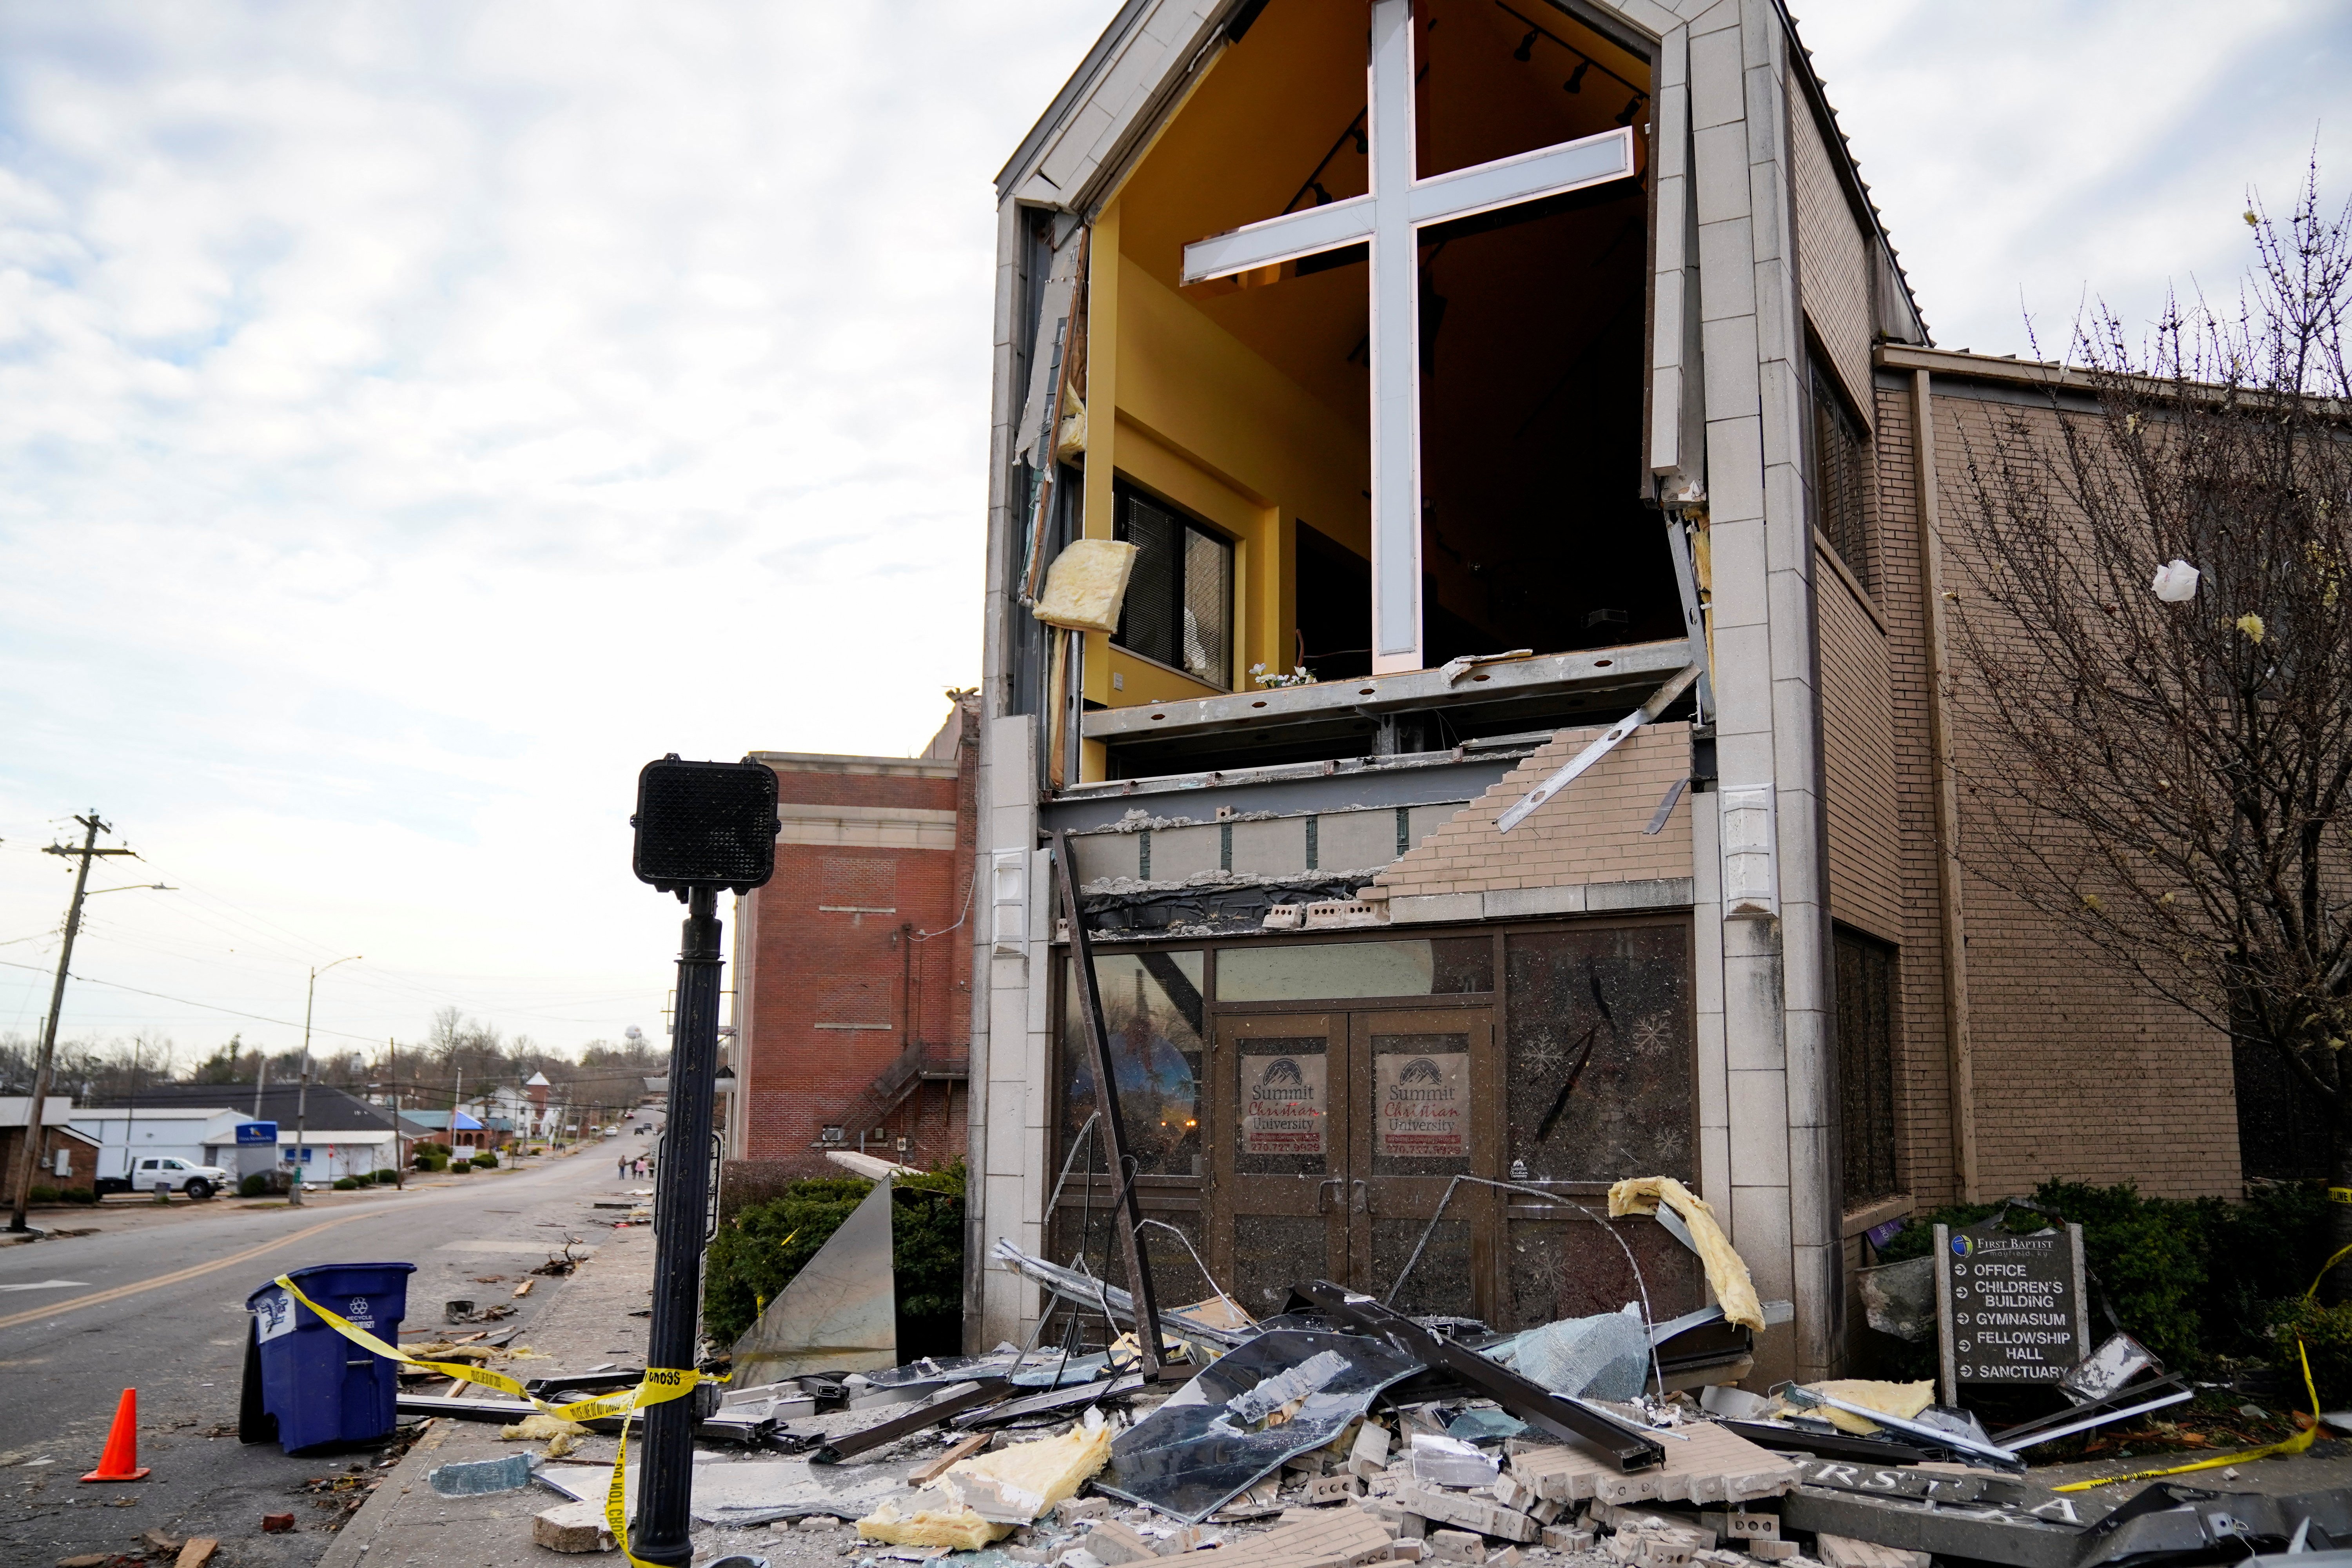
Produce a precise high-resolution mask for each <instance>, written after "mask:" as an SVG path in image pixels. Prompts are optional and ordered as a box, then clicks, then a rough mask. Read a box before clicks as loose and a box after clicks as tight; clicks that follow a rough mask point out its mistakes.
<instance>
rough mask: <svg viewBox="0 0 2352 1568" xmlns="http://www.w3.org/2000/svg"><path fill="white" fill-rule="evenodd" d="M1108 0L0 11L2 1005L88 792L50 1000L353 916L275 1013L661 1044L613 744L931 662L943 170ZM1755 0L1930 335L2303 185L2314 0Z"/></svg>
mask: <svg viewBox="0 0 2352 1568" xmlns="http://www.w3.org/2000/svg"><path fill="white" fill-rule="evenodd" d="M1275 3H1276V4H1277V5H1279V4H1282V3H1283V0H1275ZM1115 8H1116V7H1115V5H1114V4H1113V3H1112V0H994V3H992V4H988V5H946V4H930V5H872V4H868V5H812V4H803V5H772V4H750V3H744V0H726V3H701V0H667V3H665V4H663V5H616V4H602V5H600V4H593V3H582V0H568V3H566V4H562V5H556V4H552V3H548V4H498V3H473V4H463V5H457V4H434V3H430V0H402V3H400V4H381V5H353V4H323V3H321V4H308V5H290V4H249V5H237V4H233V3H231V0H208V3H206V4H204V5H167V4H163V3H161V0H156V3H152V4H147V5H104V4H98V3H93V0H57V3H49V4H42V3H36V0H14V3H12V4H10V5H7V6H6V7H5V8H0V465H5V469H0V735H5V742H0V964H5V965H13V966H23V967H0V1032H5V1031H6V1030H9V1029H17V1030H21V1031H24V1032H26V1033H30V1032H32V1031H33V1030H34V1029H35V1028H36V1027H37V1022H38V1019H39V1016H40V1014H41V1011H42V1009H43V1008H44V1007H45V1005H46V1004H47V996H48V984H49V982H48V978H47V973H46V970H47V966H48V965H51V964H53V963H55V959H56V938H55V930H56V927H57V924H58V920H59V915H60V911H61V909H62V906H63V903H64V900H65V897H66V894H67V891H68V876H67V868H66V867H65V865H64V863H62V862H60V861H58V860H57V859H55V858H51V857H46V856H43V855H41V854H40V853H39V847H40V846H42V845H43V844H46V843H47V842H50V841H51V838H52V837H53V836H54V835H59V834H64V833H67V832H70V831H76V830H75V829H73V827H72V824H71V823H70V822H69V821H68V820H66V819H67V817H68V815H69V814H70V813H72V812H75V811H79V810H83V809H86V808H88V807H89V806H92V805H95V806H97V807H99V808H100V810H101V811H102V812H103V813H104V815H105V816H106V818H107V820H108V821H109V822H110V823H111V824H113V825H114V826H116V828H117V829H118V830H119V835H120V837H117V838H115V839H113V840H110V842H117V843H120V842H125V841H127V842H128V843H130V844H131V846H133V847H136V848H137V849H138V850H140V852H141V853H142V855H143V856H144V857H145V858H144V859H143V860H142V861H138V862H116V863H114V864H111V865H109V866H107V867H104V868H101V870H100V872H99V873H98V874H97V875H96V876H94V878H93V879H92V884H91V885H92V886H93V887H100V888H112V887H116V886H119V885H121V884H125V883H135V882H142V881H143V882H152V881H156V880H163V881H165V882H168V883H170V884H171V885H172V886H173V887H174V888H175V889H178V890H177V891H171V892H155V891H144V892H142V891H129V892H119V893H114V894H111V895H109V896H106V897H102V898H100V899H99V900H96V901H95V902H94V903H93V904H92V905H91V909H90V920H89V925H88V927H87V929H86V931H85V932H84V935H83V938H82V944H81V947H80V949H79V952H78V954H77V957H76V961H75V965H74V967H75V970H76V972H77V973H80V974H83V975H87V976H89V977H91V979H92V981H93V982H94V981H109V982H115V983H118V984H116V985H113V986H108V985H101V984H94V983H85V984H77V985H76V986H75V987H73V988H72V989H71V991H70V992H69V994H68V1006H67V1012H66V1024H65V1027H66V1032H67V1033H68V1035H86V1034H98V1035H122V1034H127V1033H129V1032H130V1031H131V1030H133V1029H136V1028H140V1027H142V1026H149V1027H152V1028H155V1029H157V1030H158V1031H160V1032H163V1033H166V1034H168V1035H169V1036H170V1037H172V1038H173V1040H174V1041H175V1042H176V1044H177V1046H178V1047H179V1055H180V1060H181V1063H182V1065H185V1063H186V1062H187V1061H189V1060H190V1059H192V1058H194V1057H195V1056H197V1055H201V1054H203V1053H204V1052H205V1051H207V1050H209V1049H210V1048H211V1047H212V1046H213V1045H215V1044H216V1043H217V1042H218V1041H220V1040H221V1039H224V1038H226V1036H227V1034H228V1033H229V1032H230V1031H232V1030H242V1031H243V1032H244V1033H245V1036H246V1038H247V1040H248V1041H249V1042H250V1041H261V1042H265V1043H268V1044H269V1045H270V1046H272V1047H284V1046H286V1045H289V1044H291V1043H293V1042H294V1041H295V1040H296V1039H297V1038H298V1037H299V1020H300V1018H301V1009H302V1002H303V988H304V981H305V970H306V967H307V966H308V965H309V964H310V963H323V962H325V961H327V960H329V959H332V958H336V957H340V956H341V955H343V954H346V953H352V952H358V953H362V954H364V955H365V957H364V959H363V961H362V962H361V963H351V964H346V965H343V966H342V967H341V968H339V969H337V970H336V971H335V972H334V973H332V974H331V975H329V976H328V977H327V978H326V979H325V980H323V981H322V982H321V983H320V987H319V1002H318V1024H319V1028H320V1047H321V1048H324V1047H327V1046H328V1045H331V1044H335V1045H351V1044H358V1045H361V1046H373V1045H375V1044H380V1043H381V1041H382V1040H383V1038H384V1037H386V1036H387V1035H393V1034H397V1035H399V1036H400V1037H402V1038H403V1039H404V1040H411V1039H415V1037H418V1036H419V1035H420V1034H421V1033H422V1032H423V1030H424V1028H425V1024H426V1022H427V1020H428V1018H429V1016H430V1015H431V1013H432V1011H433V1009H434V1008H435V1007H436V1006H439V1005H444V1004H455V1005H459V1006H462V1007H463V1008H465V1009H466V1010H467V1012H468V1013H471V1014H474V1015H476V1016H481V1017H483V1018H486V1019H488V1020H491V1021H494V1022H495V1023H497V1024H498V1025H499V1026H501V1027H502V1028H504V1029H505V1030H507V1031H508V1032H509V1033H516V1032H520V1033H525V1034H529V1035H530V1036H532V1037H535V1038H537V1039H539V1040H541V1041H542V1042H545V1043H548V1044H551V1045H556V1046H559V1047H567V1048H569V1047H577V1046H578V1045H580V1044H581V1043H583V1042H584V1041H586V1040H588V1039H592V1038H595V1037H617V1036H618V1035H619V1033H620V1031H621V1030H622V1029H623V1028H624V1027H625V1026H627V1025H630V1024H632V1023H634V1024H637V1025H639V1026H643V1027H644V1028H645V1030H646V1033H647V1034H648V1035H650V1036H653V1037H656V1038H659V1037H660V1034H661V1028H662V1008H663V1005H664V998H665V995H666V993H667V988H668V984H669V970H668V961H669V959H670V958H671V956H673V954H674V952H675V950H676V941H677V918H678V915H679V913H680V910H679V909H678V906H677V904H675V903H674V902H672V901H670V900H666V899H664V898H661V897H659V896H657V895H656V894H654V893H652V892H651V891H650V890H647V889H643V888H641V887H640V886H638V885H637V884H636V883H635V881H634V880H633V879H631V878H630V877H629V875H628V869H627V855H628V834H627V827H626V820H625V819H626V817H627V815H628V811H629V808H630V804H631V794H632V789H633V783H634V776H635V770H636V769H637V767H638V766H639V765H640V764H641V763H643V762H645V761H646V759H648V758H651V757H655V756H658V755H660V754H661V753H663V752H670V751H677V752H681V753H683V754H685V755H688V756H693V757H701V756H709V757H732V756H736V755H740V753H741V752H744V751H746V750H749V749H753V748H767V749H776V750H793V751H848V752H879V753H885V754H894V755H904V754H907V753H908V752H913V751H915V750H917V749H918V748H919V747H920V746H921V745H922V744H923V743H924V742H925V741H926V740H928V738H929V735H930V733H931V732H932V731H933V730H934V729H935V728H936V727H937V725H938V724H939V722H940V719H941V717H942V716H943V713H944V711H945V706H946V705H945V702H944V700H943V698H942V697H941V692H942V690H943V689H945V688H947V687H949V686H951V685H965V684H970V683H971V682H973V681H974V680H976V679H977V677H978V669H979V644H980V638H979V621H978V614H977V601H978V590H979V584H980V547H981V541H982V528H983V525H984V500H985V494H986V483H985V473H984V468H985V458H986V423H987V403H988V382H987V370H988V340H989V326H990V321H989V306H990V289H989V282H990V279H989V272H990V264H991V256H992V191H991V188H990V185H989V180H990V177H991V176H992V174H994V173H995V171H996V169H997V167H998V166H999V164H1000V163H1002V162H1003V158H1004V157H1005V156H1006V155H1007V154H1008V153H1010V151H1011V150H1012V147H1013V143H1014V142H1016V141H1017V140H1018V138H1019V137H1020V135H1021V133H1022V132H1024V130H1025V129H1026V128H1027V127H1028V125H1029V123H1030V122H1031V121H1033V120H1034V117H1035V115H1036V114H1037V113H1038V112H1039V111H1040V110H1042V109H1043V108H1044V106H1045V102H1046V101H1047V100H1048V99H1049V98H1050V97H1051V95H1052V93H1053V91H1054V89H1055V88H1056V87H1057V86H1058V85H1059V84H1060V83H1061V81H1062V79H1064V77H1065V76H1066V74H1067V73H1068V71H1069V70H1070V69H1071V68H1073V67H1074V66H1075V65H1076V61H1077V59H1078V58H1079V57H1080V56H1081V55H1082V54H1083V53H1084V51H1085V49H1086V47H1087V44H1088V43H1089V42H1090V41H1091V39H1092V37H1093V36H1094V34H1095V32H1096V31H1097V29H1098V28H1099V27H1100V26H1102V25H1103V24H1104V23H1105V22H1106V21H1107V20H1108V17H1109V16H1110V15H1111V14H1112V13H1113V11H1114V10H1115ZM1797 9H1798V11H1799V14H1800V16H1801V20H1802V21H1803V23H1804V26H1805V33H1806V37H1807V39H1808V41H1809V42H1810V44H1811V47H1812V48H1813V50H1814V52H1815V55H1816V58H1817V61H1818V64H1819V68H1820V70H1821V72H1822V75H1823V76H1824V77H1825V78H1826V79H1828V82H1829V90H1830V94H1831V98H1832V101H1833V102H1834V103H1835V104H1836V105H1837V107H1838V109H1839V110H1840V112H1841V115H1842V116H1843V124H1844V127H1845V129H1846V131H1847V132H1848V134H1849V135H1850V136H1851V137H1852V138H1853V143H1854V146H1855V149H1856V151H1857V153H1858V154H1859V156H1860V159H1861V163H1862V167H1863V171H1864V176H1865V177H1866V178H1867V179H1868V180H1869V181H1870V183H1871V185H1872V188H1873V191H1874V194H1875V195H1876V198H1877V200H1878V202H1879V204H1880V205H1881V206H1882V208H1883V209H1884V211H1885V220H1886V223H1887V226H1888V228H1889V230H1890V232H1891V234H1892V235H1893V237H1894V240H1895V245H1896V247H1897V248H1898V250H1899V252H1900V254H1901V256H1902V258H1903V260H1904V262H1905V264H1906V267H1907V268H1908V270H1909V274H1910V277H1911V279H1912V282H1913V286H1914V288H1915V289H1916V293H1917V295H1918V298H1919V300H1920V303H1921V306H1922V308H1923V310H1925V312H1926V315H1927V320H1928V322H1929V324H1930V326H1931V328H1932V329H1933V331H1934V332H1935V335H1936V338H1937V342H1940V343H1943V344H1945V345H1947V346H1952V347H1962V346H1966V347H1973V348H1975V349H1978V350H1979V351H1986V352H1995V353H2002V352H2022V351H2023V350H2024V349H2025V347H2026V338H2025V333H2024V330H2023V321H2024V316H2025V313H2026V312H2028V311H2030V312H2031V313H2032V318H2033V320H2034V321H2035V324H2036V326H2037V328H2038V329H2039V330H2040V331H2041V332H2042V337H2043V342H2045V344H2047V345H2049V346H2051V347H2053V348H2054V347H2056V346H2059V345H2060V344H2062V343H2063V339H2064V336H2065V331H2066V327H2067V324H2068V323H2069V322H2070V321H2072V319H2073V317H2074V312H2075V311H2076V310H2077V308H2078V307H2079V306H2080V304H2081V303H2082V301H2083V300H2084V298H2085V296H2086V292H2087V293H2094V294H2100V295H2104V296H2105V297H2106V298H2107V299H2109V300H2112V301H2113V302H2114V303H2115V304H2116V306H2117V308H2118V309H2120V310H2123V311H2124V313H2125V314H2126V317H2127V318H2129V319H2132V320H2134V321H2142V320H2145V319H2147V317H2149V316H2151V315H2152V314H2153V313H2154V311H2155V310H2156V308H2157V306H2158V302H2159V301H2160V300H2161V298H2162V294H2163V290H2164V289H2165V288H2166V286H2167V284H2168V282H2175V283H2179V284H2180V285H2183V286H2191V285H2193V284H2200V283H2201V284H2202V285H2203V286H2204V287H2205V288H2206V289H2209V290H2210V289H2217V288H2219V289H2229V288H2234V280H2235V279H2236V277H2237V275H2238V274H2239V272H2240V271H2241V270H2242V268H2243V266H2244V264H2245V261H2246V258H2247V254H2248V247H2247V238H2246V229H2245V226H2244V225H2243V223H2242V221H2241V219H2240V217H2239V216H2238V215H2239V214H2240V212H2241V211H2242V209H2243V206H2244V196H2245V193H2246V190H2247V188H2248V187H2249V186H2250V185H2259V186H2260V187H2262V189H2263V191H2264V192H2265V193H2269V194H2272V195H2274V196H2276V197H2278V198H2280V199H2281V200H2283V199H2284V196H2285V195H2287V194H2288V193H2289V192H2290V191H2291V189H2292V187H2293V186H2294V183H2295V181H2296V179H2297V178H2298V176H2299V174H2300V172H2301V168H2302V164H2303V162H2304V159H2305V155H2306V154H2307V153H2308V152H2309V151H2310V149H2311V147H2312V145H2313V142H2314V139H2315V137H2316V138H2317V139H2318V142H2319V144H2320V146H2321V150H2322V154H2323V159H2324V160H2325V161H2326V162H2327V163H2330V164H2332V166H2333V167H2334V169H2335V170H2336V178H2335V179H2334V180H2333V182H2332V187H2331V188H2332V190H2333V191H2334V193H2335V194H2336V196H2337V198H2338V199H2339V200H2340V199H2341V196H2342V195H2343V193H2344V192H2345V191H2346V190H2347V188H2352V145H2347V131H2346V129H2345V127H2344V126H2342V125H2341V124H2330V123H2327V122H2326V121H2325V120H2324V118H2323V117H2324V116H2325V115H2326V112H2327V110H2330V109H2331V108H2335V107H2336V106H2337V105H2338V104H2340V103H2341V102H2342V101H2343V99H2344V93H2343V88H2342V83H2343V82H2344V81H2346V80H2347V79H2352V5H2347V4H2343V3H2330V4H2322V3H2315V0H2302V3H2299V4H2287V3H2271V4H2263V3H2261V0H2242V3H2240V4H2236V5H2231V6H2230V7H2228V8H2227V10H2226V12H2223V11H2221V10H2218V9H2217V8H2215V7H2213V6H2211V5H2188V4H2179V5H2167V4H2161V3H2158V0H2114V3H2111V4H2105V5H2088V4H2076V5H2065V4H2055V3H2051V0H2034V3H2026V0H1968V3H1967V4H1959V3H1958V0H1941V3H1937V4H1928V3H1925V0H1919V3H1911V4H1906V3H1903V0H1801V3H1799V4H1798V5H1797ZM2224 22H2226V26H2223V25H2221V24H2222V23H2224ZM123 986H132V987H138V988H141V989H142V990H143V991H146V992H155V993H162V994H163V996H160V997H159V996H148V995H142V994H139V993H138V992H137V991H132V990H127V989H122V988H121V987H123ZM166 998H170V999H166ZM199 1003H202V1004H209V1005H210V1006H209V1007H206V1006H199V1005H196V1004H199ZM240 1014H249V1015H258V1017H247V1016H238V1015H240ZM265 1020H267V1021H265Z"/></svg>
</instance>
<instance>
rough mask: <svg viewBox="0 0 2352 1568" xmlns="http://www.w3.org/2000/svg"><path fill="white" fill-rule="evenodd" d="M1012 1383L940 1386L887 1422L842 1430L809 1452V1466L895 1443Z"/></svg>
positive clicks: (990, 1399) (985, 1380) (991, 1398)
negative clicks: (849, 1430) (918, 1403)
mask: <svg viewBox="0 0 2352 1568" xmlns="http://www.w3.org/2000/svg"><path fill="white" fill-rule="evenodd" d="M1012 1386H1013V1383H1012V1380H1011V1379H1009V1378H1003V1377H982V1378H975V1379H973V1380H972V1381H971V1382H970V1383H959V1384H952V1385H950V1387H947V1388H943V1389H941V1390H940V1392H939V1393H938V1394H933V1395H932V1396H931V1397H930V1398H929V1399H927V1400H925V1401H923V1403H922V1404H920V1405H908V1406H907V1407H906V1408H905V1409H904V1410H902V1411H901V1412H900V1413H899V1414H898V1415H893V1416H891V1417H890V1418H889V1419H888V1420H887V1421H877V1422H876V1423H875V1424H874V1425H873V1426H866V1427H861V1428H859V1429H858V1430H857V1431H855V1432H844V1433H843V1434H841V1435H840V1436H837V1437H832V1438H828V1439H826V1440H825V1442H824V1443H823V1444H822V1445H820V1446H819V1447H816V1448H815V1449H814V1450H812V1451H811V1453H810V1454H809V1463H810V1464H812V1465H837V1464H839V1463H841V1461H842V1460H844V1459H846V1458H851V1457H852V1456H854V1455H857V1454H862V1453H864V1452H866V1449H868V1448H878V1447H881V1446H882V1445H883V1444H885V1443H895V1442H897V1441H898V1439H899V1438H901V1437H904V1436H907V1435H908V1433H910V1432H919V1431H921V1430H923V1428H925V1427H926V1426H938V1425H939V1424H940V1422H942V1421H945V1420H947V1419H948V1418H949V1417H950V1416H952V1415H962V1414H963V1413H964V1412H965V1411H967V1410H970V1409H971V1408H973V1407H974V1406H975V1405H990V1404H993V1403H994V1402H995V1401H997V1400H1000V1399H1002V1398H1003V1397H1004V1394H1005V1391H1006V1390H1007V1389H1009V1388H1011V1387H1012Z"/></svg>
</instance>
